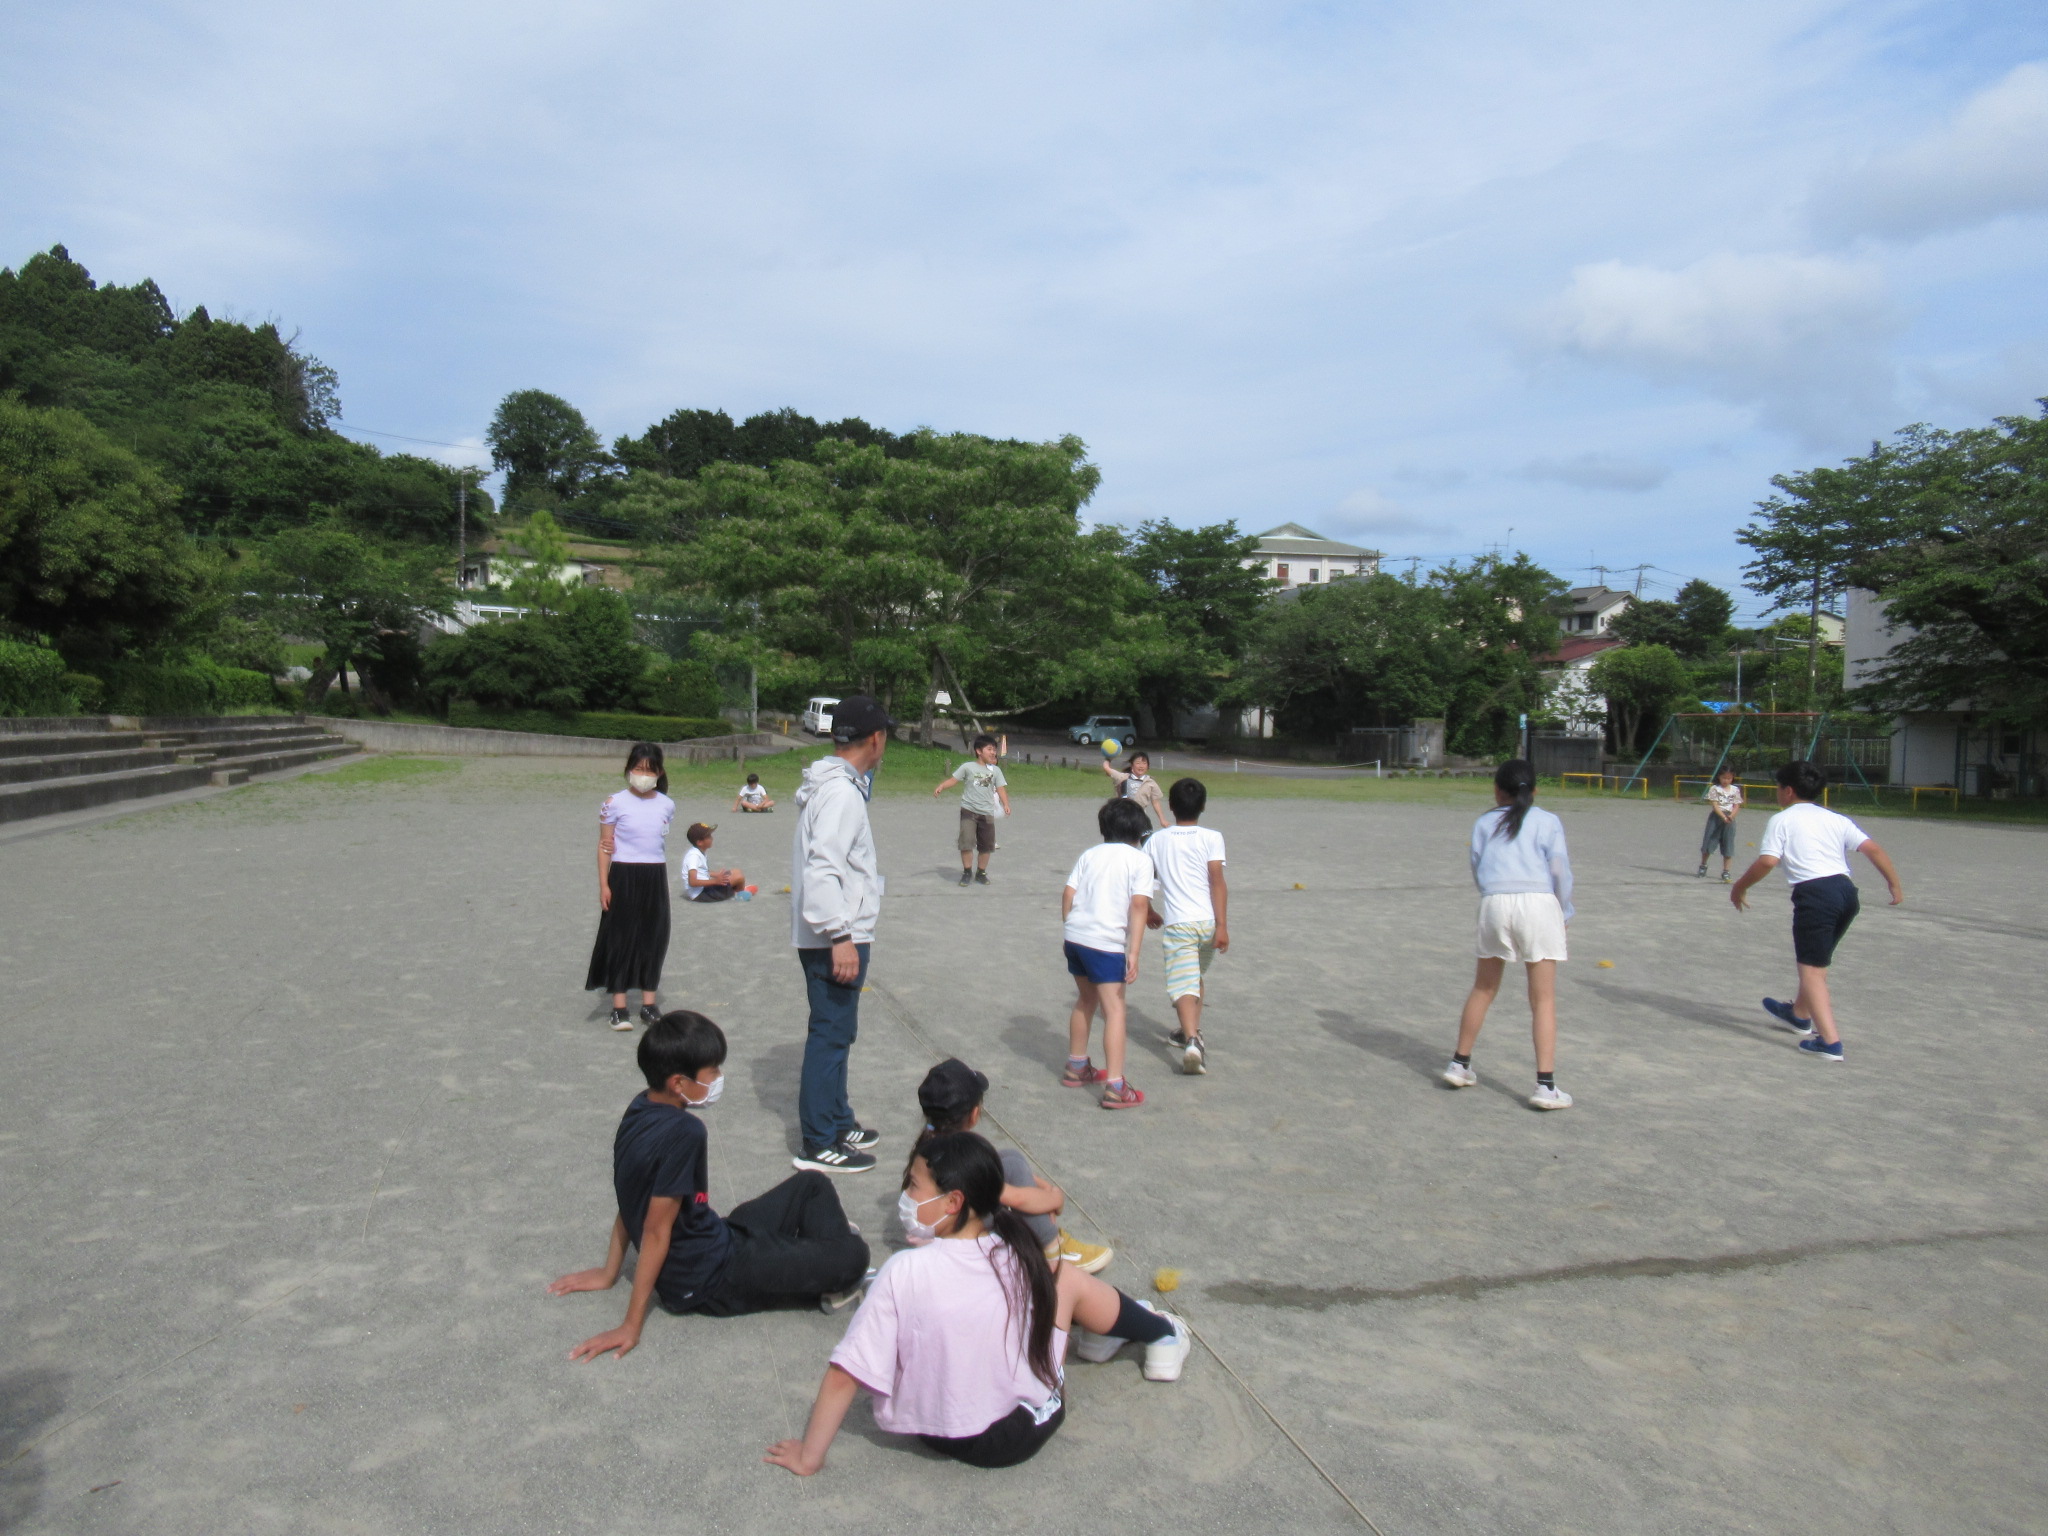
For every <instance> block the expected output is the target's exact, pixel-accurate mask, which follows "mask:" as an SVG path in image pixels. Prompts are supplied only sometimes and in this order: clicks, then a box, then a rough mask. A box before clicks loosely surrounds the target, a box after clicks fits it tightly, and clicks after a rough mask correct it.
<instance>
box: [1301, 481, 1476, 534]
mask: <svg viewBox="0 0 2048 1536" xmlns="http://www.w3.org/2000/svg"><path fill="white" fill-rule="evenodd" d="M1327 521H1328V522H1329V524H1330V527H1331V528H1334V529H1337V530H1340V531H1341V532H1344V533H1348V534H1355V535H1376V536H1378V537H1381V538H1386V537H1390V536H1392V535H1395V534H1409V535H1432V534H1442V533H1451V532H1454V531H1455V530H1454V529H1453V528H1452V527H1451V526H1450V525H1449V524H1447V523H1440V522H1435V521H1432V520H1431V519H1429V518H1424V517H1417V516H1415V515H1414V514H1413V513H1412V512H1410V511H1408V510H1407V509H1406V508H1405V507H1403V506H1402V505H1401V504H1400V503H1399V502H1396V501H1390V500H1389V499H1388V498H1387V497H1386V496H1384V495H1382V494H1381V493H1380V492H1379V491H1376V490H1374V489H1373V488H1372V487H1370V486H1367V487H1365V488H1363V489H1361V490H1356V491H1353V492H1352V493H1351V494H1350V495H1349V496H1346V497H1345V498H1344V499H1343V500H1342V501H1340V502H1338V503H1337V506H1336V509H1335V511H1334V514H1333V515H1332V516H1331V517H1330V518H1329V519H1327Z"/></svg>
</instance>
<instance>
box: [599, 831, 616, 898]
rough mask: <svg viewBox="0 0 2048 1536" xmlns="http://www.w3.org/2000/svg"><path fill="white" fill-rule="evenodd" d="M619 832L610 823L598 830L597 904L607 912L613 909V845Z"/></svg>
mask: <svg viewBox="0 0 2048 1536" xmlns="http://www.w3.org/2000/svg"><path fill="white" fill-rule="evenodd" d="M617 830H618V829H617V828H615V827H614V826H612V824H611V823H610V822H606V823H605V824H604V825H603V826H601V827H599V828H598V829H597V904H598V906H599V908H601V909H602V910H603V911H606V912H609V911H611V909H612V844H613V839H614V837H615V835H616V833H617Z"/></svg>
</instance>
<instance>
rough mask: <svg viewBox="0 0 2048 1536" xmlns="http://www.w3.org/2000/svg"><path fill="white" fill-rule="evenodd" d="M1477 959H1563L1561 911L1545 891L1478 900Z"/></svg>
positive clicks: (1526, 960) (1554, 898)
mask: <svg viewBox="0 0 2048 1536" xmlns="http://www.w3.org/2000/svg"><path fill="white" fill-rule="evenodd" d="M1479 958H1480V959H1482V960H1520V961H1523V962H1533V961H1537V960H1562V959H1564V958H1565V953H1564V908H1563V907H1561V906H1559V905H1558V902H1557V898H1556V897H1555V896H1553V895H1551V894H1550V893H1549V892H1548V891H1540V892H1539V891H1516V892H1514V893H1512V894H1510V895H1506V896H1482V897H1480V898H1479Z"/></svg>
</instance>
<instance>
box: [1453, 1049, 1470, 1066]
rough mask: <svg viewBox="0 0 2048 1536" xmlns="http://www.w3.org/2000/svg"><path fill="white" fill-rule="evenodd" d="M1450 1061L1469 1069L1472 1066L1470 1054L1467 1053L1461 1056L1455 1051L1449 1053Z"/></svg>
mask: <svg viewBox="0 0 2048 1536" xmlns="http://www.w3.org/2000/svg"><path fill="white" fill-rule="evenodd" d="M1451 1060H1453V1061H1455V1062H1456V1063H1457V1064H1458V1065H1459V1066H1461V1067H1469V1066H1471V1065H1472V1053H1471V1052H1470V1051H1467V1052H1465V1053H1464V1054H1463V1055H1459V1054H1458V1053H1457V1052H1456V1051H1453V1052H1452V1053H1451Z"/></svg>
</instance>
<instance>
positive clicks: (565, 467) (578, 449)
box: [484, 389, 611, 510]
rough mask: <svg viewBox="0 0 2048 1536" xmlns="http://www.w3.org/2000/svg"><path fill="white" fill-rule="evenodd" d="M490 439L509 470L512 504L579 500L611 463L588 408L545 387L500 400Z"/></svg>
mask: <svg viewBox="0 0 2048 1536" xmlns="http://www.w3.org/2000/svg"><path fill="white" fill-rule="evenodd" d="M484 441H485V442H486V443H488V444H489V445H490V449H491V462H492V463H493V464H495V465H496V466H497V467H498V468H499V469H502V470H504V471H505V472H506V473H505V505H506V506H507V508H509V509H515V510H516V509H521V508H525V507H528V506H531V505H542V506H545V505H550V504H552V505H560V504H561V503H563V502H567V501H573V500H574V499H575V498H576V497H577V496H579V495H581V494H582V493H583V492H584V491H585V490H587V489H588V488H589V487H590V486H591V485H592V484H593V483H594V482H595V481H596V480H597V478H598V477H599V476H600V475H601V474H602V473H603V471H604V470H605V469H606V468H607V467H608V466H609V465H610V463H611V460H610V459H609V458H607V457H606V455H605V451H604V446H603V444H601V443H600V442H599V441H598V437H597V434H596V433H595V432H593V431H591V429H590V423H589V422H587V421H585V420H584V419H583V413H582V412H581V411H579V410H577V409H576V407H575V406H573V405H571V404H570V403H569V402H568V401H566V400H564V399H563V398H562V397H561V396H560V395H551V394H549V393H548V392H547V391H546V390H542V389H519V390H514V391H513V392H512V393H511V394H509V395H507V396H506V397H505V398H504V399H503V400H501V401H499V402H498V410H497V414H495V415H494V416H492V418H491V424H490V426H489V428H488V429H486V431H485V432H484Z"/></svg>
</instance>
